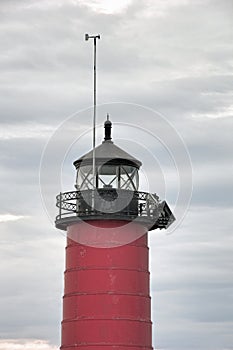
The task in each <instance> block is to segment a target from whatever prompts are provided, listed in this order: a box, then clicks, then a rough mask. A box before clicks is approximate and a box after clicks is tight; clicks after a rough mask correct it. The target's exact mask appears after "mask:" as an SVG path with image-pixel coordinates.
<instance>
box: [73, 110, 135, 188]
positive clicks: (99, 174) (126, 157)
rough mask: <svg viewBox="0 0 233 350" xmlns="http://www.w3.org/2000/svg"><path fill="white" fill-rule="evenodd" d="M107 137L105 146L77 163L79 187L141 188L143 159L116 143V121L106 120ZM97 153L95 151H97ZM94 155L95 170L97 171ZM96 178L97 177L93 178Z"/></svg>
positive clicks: (103, 144)
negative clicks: (140, 178)
mask: <svg viewBox="0 0 233 350" xmlns="http://www.w3.org/2000/svg"><path fill="white" fill-rule="evenodd" d="M104 128H105V137H104V141H103V142H102V144H101V145H99V146H98V147H96V149H95V152H94V150H92V151H90V152H89V153H87V154H86V155H84V156H83V157H81V158H80V159H78V160H76V161H75V162H74V165H75V167H76V169H77V178H76V185H75V187H76V189H77V190H78V191H84V190H91V189H121V190H129V191H138V187H139V175H138V170H139V168H140V166H141V162H140V161H139V160H137V159H136V158H134V157H133V156H131V155H130V154H128V153H127V152H125V151H123V150H122V149H121V148H120V147H118V146H116V145H114V143H113V142H112V140H111V128H112V123H111V122H110V120H109V117H108V118H107V120H106V122H105V123H104ZM94 153H95V154H94ZM93 157H95V169H94V171H93ZM93 177H94V179H93Z"/></svg>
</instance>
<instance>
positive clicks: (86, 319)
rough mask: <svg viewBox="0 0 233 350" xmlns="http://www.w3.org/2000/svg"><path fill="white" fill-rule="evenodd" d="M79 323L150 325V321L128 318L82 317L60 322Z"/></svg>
mask: <svg viewBox="0 0 233 350" xmlns="http://www.w3.org/2000/svg"><path fill="white" fill-rule="evenodd" d="M79 321H127V322H141V323H148V324H149V325H152V321H151V320H145V319H142V320H140V319H134V318H130V317H113V318H107V317H106V318H101V317H98V318H94V317H83V318H74V319H64V320H62V322H61V323H62V324H63V323H70V322H79Z"/></svg>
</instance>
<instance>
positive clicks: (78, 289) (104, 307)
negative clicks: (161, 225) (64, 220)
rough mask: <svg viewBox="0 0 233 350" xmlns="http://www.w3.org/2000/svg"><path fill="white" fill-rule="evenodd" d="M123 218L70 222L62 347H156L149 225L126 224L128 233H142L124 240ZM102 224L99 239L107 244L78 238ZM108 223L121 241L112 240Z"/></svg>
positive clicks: (145, 349)
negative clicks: (121, 235)
mask: <svg viewBox="0 0 233 350" xmlns="http://www.w3.org/2000/svg"><path fill="white" fill-rule="evenodd" d="M120 224H121V223H119V221H109V222H107V223H106V221H96V222H93V223H92V225H88V224H87V223H82V222H80V223H77V224H75V225H72V226H70V227H69V228H68V232H67V236H68V238H67V248H66V270H65V295H64V299H63V321H62V346H61V349H64V350H76V349H79V350H100V349H104V350H110V349H115V350H129V349H131V350H148V349H152V340H151V338H152V336H151V328H152V324H151V305H150V296H149V272H148V246H147V231H146V229H145V227H143V226H142V225H139V224H131V225H125V226H123V227H125V231H126V230H127V232H126V234H128V235H129V237H131V238H132V237H133V235H134V231H135V232H136V238H137V239H136V240H134V241H130V242H129V243H127V244H124V245H118V244H119V242H117V241H116V235H115V233H114V232H115V230H116V231H117V228H119V225H120ZM122 224H123V223H122ZM124 224H125V223H124ZM88 227H89V229H88ZM96 228H97V229H98V234H97V235H95V239H96V242H95V243H99V244H100V246H101V245H102V246H103V245H104V246H107V247H106V248H96V247H91V246H88V245H84V244H80V243H78V242H77V241H76V240H74V237H75V238H77V237H78V234H79V232H86V235H87V237H88V235H90V237H92V234H93V232H94V231H95V230H96ZM106 228H109V231H110V233H109V241H111V239H112V238H113V237H114V242H115V244H116V243H117V244H116V245H117V246H116V247H109V244H106V243H108V242H106V239H107V238H106ZM101 230H104V232H103V234H102V232H101ZM129 231H130V232H129ZM140 232H141V237H139V238H138V236H139V233H140ZM98 239H99V242H98ZM103 240H105V241H103Z"/></svg>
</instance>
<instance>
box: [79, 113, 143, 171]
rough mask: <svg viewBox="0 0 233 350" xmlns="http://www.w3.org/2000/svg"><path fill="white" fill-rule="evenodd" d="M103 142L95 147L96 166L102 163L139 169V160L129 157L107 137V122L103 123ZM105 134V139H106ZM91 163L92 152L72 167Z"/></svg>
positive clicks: (109, 126)
mask: <svg viewBox="0 0 233 350" xmlns="http://www.w3.org/2000/svg"><path fill="white" fill-rule="evenodd" d="M104 126H105V140H104V141H103V142H102V144H101V145H99V146H97V147H96V148H95V162H96V165H102V164H104V163H108V164H113V165H131V166H134V167H137V168H139V167H140V166H141V165H142V163H141V162H140V160H137V159H136V158H134V157H133V156H131V155H130V154H129V153H127V152H125V151H124V150H123V149H121V148H120V147H118V146H116V145H115V144H114V143H113V142H112V141H111V134H110V136H109V134H108V133H109V129H108V130H107V129H106V127H107V128H111V122H110V121H109V120H107V123H106V122H105V125H104ZM106 133H107V135H108V136H107V137H106ZM92 161H93V150H91V151H90V152H88V153H87V154H85V155H84V156H82V157H81V158H79V159H77V160H76V161H75V162H74V166H75V167H76V168H78V167H80V166H83V165H91V164H92Z"/></svg>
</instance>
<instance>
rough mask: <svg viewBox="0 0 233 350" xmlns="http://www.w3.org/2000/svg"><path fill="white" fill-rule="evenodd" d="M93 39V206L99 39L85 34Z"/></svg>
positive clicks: (98, 36) (87, 38)
mask: <svg viewBox="0 0 233 350" xmlns="http://www.w3.org/2000/svg"><path fill="white" fill-rule="evenodd" d="M89 39H94V108H93V164H92V167H93V169H92V170H93V198H92V207H93V208H94V189H95V187H96V181H95V178H96V171H95V134H96V39H100V35H99V34H98V35H89V34H85V40H86V41H87V40H89Z"/></svg>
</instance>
